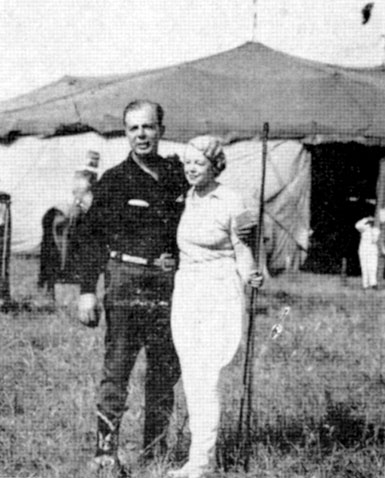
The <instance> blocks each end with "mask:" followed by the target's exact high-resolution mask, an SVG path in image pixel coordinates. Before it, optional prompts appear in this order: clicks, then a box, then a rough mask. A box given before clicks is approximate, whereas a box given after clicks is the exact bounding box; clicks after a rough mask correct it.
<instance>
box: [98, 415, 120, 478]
mask: <svg viewBox="0 0 385 478" xmlns="http://www.w3.org/2000/svg"><path fill="white" fill-rule="evenodd" d="M97 416H98V423H97V432H96V434H97V435H96V454H95V457H94V458H93V459H92V460H91V462H90V463H89V469H90V471H91V472H93V473H100V472H102V473H107V474H112V475H113V476H114V477H116V478H125V477H127V476H128V474H127V473H126V471H125V469H124V467H123V466H122V464H121V463H120V461H119V458H118V446H119V425H120V422H116V421H115V423H114V422H113V421H112V420H109V419H108V418H107V417H106V416H105V415H104V414H103V413H101V412H100V411H98V412H97Z"/></svg>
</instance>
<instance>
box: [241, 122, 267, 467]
mask: <svg viewBox="0 0 385 478" xmlns="http://www.w3.org/2000/svg"><path fill="white" fill-rule="evenodd" d="M268 134H269V123H264V125H263V136H262V176H261V188H260V194H259V215H258V229H257V237H256V245H255V246H256V250H255V251H256V252H255V262H256V265H257V269H258V270H259V271H260V270H261V267H262V265H263V261H262V242H263V216H264V207H265V206H264V204H265V182H266V162H267V139H268ZM257 295H258V290H257V289H254V288H252V289H251V295H250V303H249V323H248V327H247V337H246V353H245V362H244V369H243V393H242V398H241V404H240V412H239V422H238V449H239V455H243V456H242V459H243V466H244V469H245V471H249V463H250V454H251V445H252V440H251V438H252V437H251V426H252V412H253V400H252V399H253V389H254V366H253V365H254V339H255V320H254V306H255V302H256V300H257Z"/></svg>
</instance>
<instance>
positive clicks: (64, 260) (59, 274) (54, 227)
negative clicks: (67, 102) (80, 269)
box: [38, 151, 100, 292]
mask: <svg viewBox="0 0 385 478" xmlns="http://www.w3.org/2000/svg"><path fill="white" fill-rule="evenodd" d="M87 159H88V163H87V165H86V166H85V168H84V169H82V170H80V171H76V172H75V174H74V178H73V189H72V195H73V202H72V204H64V205H63V206H56V207H53V208H50V209H49V210H48V211H47V212H46V213H45V215H44V217H43V221H42V226H43V239H42V243H41V251H40V273H39V280H38V285H39V287H44V286H46V287H47V291H49V292H53V290H54V287H55V283H57V282H63V283H76V282H77V271H76V263H77V257H76V255H77V254H76V250H77V247H76V227H77V225H78V224H79V222H80V221H81V220H82V218H83V216H84V214H86V212H87V211H88V209H89V208H90V207H91V204H92V198H93V195H92V187H93V185H94V184H95V183H96V181H97V167H98V164H99V159H100V156H99V153H97V152H96V151H88V153H87Z"/></svg>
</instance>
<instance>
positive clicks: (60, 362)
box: [0, 258, 385, 478]
mask: <svg viewBox="0 0 385 478" xmlns="http://www.w3.org/2000/svg"><path fill="white" fill-rule="evenodd" d="M12 266H13V269H12V280H13V288H12V295H13V299H14V302H13V304H12V307H10V308H9V309H8V310H5V311H3V313H2V314H1V315H0V327H1V330H2V333H1V336H0V376H1V387H0V451H1V452H0V477H1V478H18V477H20V478H32V477H34V478H55V477H59V478H64V477H65V478H68V477H71V478H72V477H73V478H78V477H79V478H90V475H89V473H88V471H87V470H86V468H85V463H86V462H87V460H88V459H89V458H90V457H92V455H93V446H94V434H95V417H94V403H95V391H96V387H97V385H98V380H99V374H100V368H101V362H102V354H103V326H102V327H100V328H98V329H95V330H89V329H86V328H83V327H81V326H80V325H79V324H78V323H77V321H76V318H75V316H74V313H73V310H71V308H69V307H64V308H60V307H58V306H57V305H56V304H55V303H54V302H53V301H52V299H51V298H49V297H47V296H45V295H44V294H43V293H41V292H39V291H38V290H37V289H36V286H35V280H36V277H37V262H36V261H35V260H33V259H29V260H25V259H24V260H20V259H15V258H13V260H12ZM384 295H385V294H384V293H383V292H380V293H378V294H375V293H373V294H372V295H370V297H369V295H368V294H367V295H364V294H363V293H362V292H361V291H360V289H359V280H358V278H357V280H351V284H350V286H349V287H346V286H345V287H342V286H341V284H340V283H339V280H338V278H335V277H331V276H329V277H325V276H313V275H309V274H298V275H296V276H291V277H290V278H288V277H282V278H278V279H275V280H274V281H271V282H270V283H268V284H267V285H266V286H265V288H264V289H263V290H262V291H261V293H260V295H259V302H258V304H257V308H258V310H257V312H258V316H257V324H258V325H257V337H256V351H257V354H259V355H257V358H258V357H259V360H257V362H256V364H255V378H254V383H255V386H256V387H255V390H254V396H253V410H254V414H253V447H252V450H251V454H252V459H251V470H252V471H251V472H250V476H260V477H274V478H296V477H298V478H331V477H333V478H342V477H353V478H356V477H360V476H362V477H365V478H370V477H373V478H379V477H381V476H383V475H384V468H385V456H384V440H385V416H384V413H385V394H384V388H385V378H384V377H385V357H384V353H385V349H384V340H385V317H384V313H383V311H382V309H383V298H384ZM284 306H290V307H291V309H292V312H291V318H290V320H289V321H287V323H286V325H285V329H284V331H283V332H282V334H281V335H280V337H279V338H278V339H277V340H275V341H272V342H271V343H270V344H269V347H268V348H266V350H265V352H264V353H263V354H262V355H261V354H260V351H261V350H262V347H263V345H264V343H265V341H266V337H268V336H269V334H270V332H271V328H272V326H273V325H274V323H275V322H276V318H277V315H278V314H279V311H280V310H281V309H282V307H284ZM242 363H243V349H242V348H241V350H240V351H239V352H238V354H237V355H236V357H235V359H234V360H233V362H232V364H231V365H229V366H228V367H226V369H225V370H224V373H223V374H222V377H221V382H220V388H221V390H222V397H223V407H222V409H223V414H222V421H221V431H220V437H219V442H218V447H217V456H218V462H219V464H220V466H221V468H222V469H223V472H222V475H225V476H226V477H229V478H231V477H238V476H244V472H243V471H242V470H241V469H240V468H237V466H236V458H237V455H236V454H237V443H236V438H235V437H236V430H237V419H238V411H239V402H240V397H241V380H242V374H241V366H242ZM144 366H145V365H144V357H143V355H141V356H140V358H139V361H138V363H137V366H136V368H135V370H134V373H133V377H132V380H131V384H130V390H129V399H128V404H129V410H128V413H127V414H126V415H125V417H124V420H123V423H122V428H121V443H120V445H121V452H122V458H123V460H124V461H126V462H131V461H133V460H134V459H135V458H137V457H138V456H139V453H140V450H141V439H140V437H141V428H142V426H143V407H144V403H143V389H144ZM176 396H177V403H176V407H175V410H174V414H173V417H172V423H171V429H170V436H169V442H170V452H169V455H168V457H166V458H167V459H162V458H160V457H158V458H156V459H155V460H152V461H151V462H147V463H146V462H145V461H142V464H138V465H137V467H136V468H135V469H134V476H144V477H149V478H155V477H158V476H159V477H161V476H163V475H164V471H165V470H166V469H167V467H170V466H171V465H170V462H178V463H181V462H183V460H184V459H185V458H186V454H187V449H188V442H189V435H188V426H187V425H188V421H187V415H186V410H185V404H184V397H183V393H182V388H181V385H180V384H178V385H177V387H176Z"/></svg>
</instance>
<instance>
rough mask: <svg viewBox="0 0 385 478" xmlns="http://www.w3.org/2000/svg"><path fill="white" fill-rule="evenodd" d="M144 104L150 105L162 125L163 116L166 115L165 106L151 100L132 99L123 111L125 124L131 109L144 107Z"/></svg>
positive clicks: (135, 109)
mask: <svg viewBox="0 0 385 478" xmlns="http://www.w3.org/2000/svg"><path fill="white" fill-rule="evenodd" d="M144 106H150V107H151V108H152V109H153V110H154V111H155V114H156V119H157V121H158V125H159V126H162V125H163V116H164V111H163V108H162V107H161V106H160V104H159V103H155V102H153V101H150V100H135V101H131V102H130V103H128V105H127V106H126V107H125V108H124V111H123V124H124V125H126V115H127V113H129V112H130V111H137V110H140V109H141V108H143V107H144Z"/></svg>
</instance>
